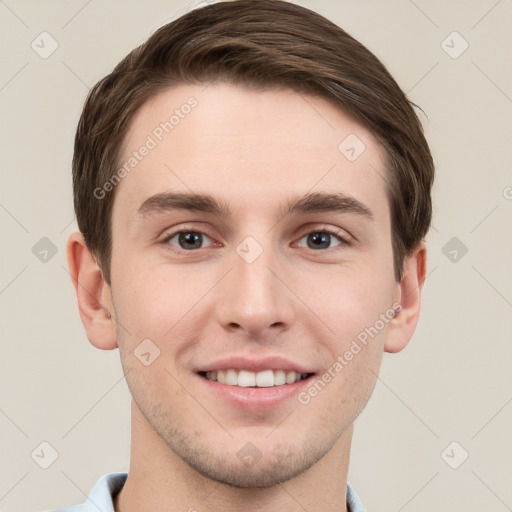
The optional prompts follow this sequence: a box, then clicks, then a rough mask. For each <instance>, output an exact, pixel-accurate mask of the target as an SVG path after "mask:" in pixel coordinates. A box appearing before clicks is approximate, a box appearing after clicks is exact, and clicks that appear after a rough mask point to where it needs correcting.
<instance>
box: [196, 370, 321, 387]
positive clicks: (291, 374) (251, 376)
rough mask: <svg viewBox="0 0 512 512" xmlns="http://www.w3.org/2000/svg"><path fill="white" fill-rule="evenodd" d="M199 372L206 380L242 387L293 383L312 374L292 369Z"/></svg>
mask: <svg viewBox="0 0 512 512" xmlns="http://www.w3.org/2000/svg"><path fill="white" fill-rule="evenodd" d="M199 374H200V375H202V376H203V377H205V378H206V379H208V380H212V381H216V382H218V383H220V384H226V385H227V386H238V387H243V388H249V387H257V388H270V387H274V386H284V385H287V384H294V383H295V382H299V381H301V380H304V379H307V378H308V377H310V376H311V375H313V374H312V373H298V372H295V371H293V370H289V371H287V370H263V371H260V372H251V371H248V370H236V369H228V370H217V371H209V372H199Z"/></svg>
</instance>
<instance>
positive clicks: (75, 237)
mask: <svg viewBox="0 0 512 512" xmlns="http://www.w3.org/2000/svg"><path fill="white" fill-rule="evenodd" d="M66 250H67V258H68V265H69V271H70V274H71V279H72V282H73V286H74V288H75V293H76V297H77V301H78V309H79V312H80V318H81V319H82V323H83V324H84V327H85V330H86V333H87V338H88V339H89V341H90V342H91V343H92V344H93V345H94V346H95V347H97V348H101V349H103V350H111V349H114V348H117V346H118V345H117V336H116V330H115V323H114V320H113V319H112V318H111V310H112V303H111V294H110V287H109V286H108V285H107V283H106V282H105V279H104V278H103V273H102V272H101V269H100V268H99V266H98V265H97V263H96V261H95V260H94V258H93V256H92V254H91V252H90V251H89V248H88V247H87V245H86V243H85V240H84V237H83V235H82V233H80V232H79V231H77V232H75V233H72V234H71V235H70V236H69V239H68V242H67V248H66ZM105 299H106V300H105ZM105 302H107V304H105Z"/></svg>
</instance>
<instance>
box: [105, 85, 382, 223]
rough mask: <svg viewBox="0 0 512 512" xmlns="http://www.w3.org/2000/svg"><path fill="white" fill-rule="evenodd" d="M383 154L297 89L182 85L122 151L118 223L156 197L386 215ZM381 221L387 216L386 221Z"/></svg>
mask: <svg viewBox="0 0 512 512" xmlns="http://www.w3.org/2000/svg"><path fill="white" fill-rule="evenodd" d="M384 161H385V156H384V151H383V149H382V147H381V146H380V144H379V143H378V142H377V141H376V139H375V138H374V137H373V135H372V134H371V133H370V132H369V131H368V130H367V129H366V128H364V127H363V126H362V125H360V124H359V123H358V122H356V121H355V120H354V119H353V118H351V117H349V116H348V115H347V114H346V113H344V112H343V111H342V110H341V109H339V108H336V107H335V106H334V105H332V104H331V103H330V102H328V101H326V100H324V99H320V98H318V97H312V96H308V95H304V94H299V93H297V92H295V91H293V90H290V89H271V90H265V91H256V90H249V89H244V88H241V87H238V86H234V85H231V84H227V83H220V84H210V85H204V84H201V85H186V84H180V85H178V86H175V87H173V88H170V89H167V90H165V91H162V92H160V93H159V94H157V95H155V96H154V97H152V98H151V99H149V100H148V101H147V102H146V103H145V104H144V105H143V106H142V107H141V109H140V110H139V111H138V112H137V114H136V115H135V116H134V118H133V120H132V123H131V126H130V129H129V132H128V134H127V137H126V141H125V144H124V150H123V153H122V155H121V159H120V162H119V169H124V171H125V172H122V174H123V177H122V179H121V180H120V182H119V183H118V184H117V190H116V196H115V197H116V199H115V203H116V204H117V206H115V207H114V215H115V212H116V210H117V209H118V208H121V209H122V210H123V211H124V213H125V214H127V215H131V214H135V213H136V212H137V210H138V209H139V208H140V206H141V204H142V203H143V202H144V201H145V200H147V199H148V198H149V197H151V196H153V195H155V194H161V193H163V192H169V191H181V192H185V191H187V192H194V193H208V194H209V195H213V196H215V197H217V198H218V199H219V201H221V202H222V203H224V204H226V205H228V207H229V210H230V211H231V212H234V213H242V212H244V213H246V214H248V215H249V214H251V213H254V214H258V215H262V214H268V215H270V214H271V212H272V211H273V210H276V209H278V210H280V211H281V210H282V207H283V204H285V203H286V199H287V198H289V197H292V196H293V197H299V196H301V195H303V194H306V193H308V192H321V191H328V192H340V193H343V194H346V195H350V196H351V197H354V196H357V199H358V200H360V201H361V202H362V203H366V204H368V203H370V204H373V208H375V209H377V210H378V209H379V208H381V209H382V208H384V209H386V205H385V204H380V203H382V202H383V201H384V202H385V192H384V191H385V188H384V176H385V170H384ZM381 213H383V212H381Z"/></svg>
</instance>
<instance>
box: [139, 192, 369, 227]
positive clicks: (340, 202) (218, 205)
mask: <svg viewBox="0 0 512 512" xmlns="http://www.w3.org/2000/svg"><path fill="white" fill-rule="evenodd" d="M174 210H188V211H199V212H204V213H212V214H214V215H219V216H226V217H230V216H231V215H232V213H231V211H230V209H229V206H228V205H227V204H226V203H224V202H222V201H219V200H218V199H216V198H215V197H213V196H211V195H209V194H199V193H194V192H164V193H160V194H155V195H153V196H151V197H149V198H147V199H146V200H145V201H144V202H143V203H142V204H141V206H140V207H139V209H138V210H137V214H138V215H139V216H140V217H149V216H152V215H157V214H161V213H166V212H170V211H174ZM312 212H339V213H355V214H357V215H361V216H363V217H367V218H368V219H369V220H372V221H373V220H374V215H373V213H372V211H371V210H370V209H369V208H368V207H367V206H366V205H364V204H363V203H361V202H360V201H358V200H357V199H355V198H354V197H351V196H347V195H345V194H343V193H341V192H338V193H326V192H311V193H308V194H305V195H303V196H296V197H293V198H291V199H289V200H288V201H287V203H286V205H285V208H284V211H283V208H281V213H282V214H284V215H290V214H293V213H302V214H305V213H312Z"/></svg>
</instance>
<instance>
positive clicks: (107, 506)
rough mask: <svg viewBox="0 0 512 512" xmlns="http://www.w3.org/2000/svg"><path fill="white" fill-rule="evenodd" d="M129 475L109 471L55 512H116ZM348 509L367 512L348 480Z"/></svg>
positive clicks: (353, 511)
mask: <svg viewBox="0 0 512 512" xmlns="http://www.w3.org/2000/svg"><path fill="white" fill-rule="evenodd" d="M127 476H128V473H107V474H106V475H103V476H102V477H101V478H100V479H99V480H98V481H97V482H96V484H95V485H94V487H93V488H92V491H91V493H90V494H89V496H88V497H87V501H85V502H84V503H82V504H80V505H74V506H72V507H68V508H64V509H61V510H58V511H55V512H100V511H101V512H115V510H114V497H115V496H116V494H117V493H118V492H119V491H120V490H121V489H122V488H123V485H124V483H125V481H126V477H127ZM347 509H348V511H349V512H365V509H364V506H363V504H362V502H361V500H360V499H359V496H358V495H357V493H356V491H354V489H353V488H352V487H351V485H350V484H349V483H348V482H347Z"/></svg>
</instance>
